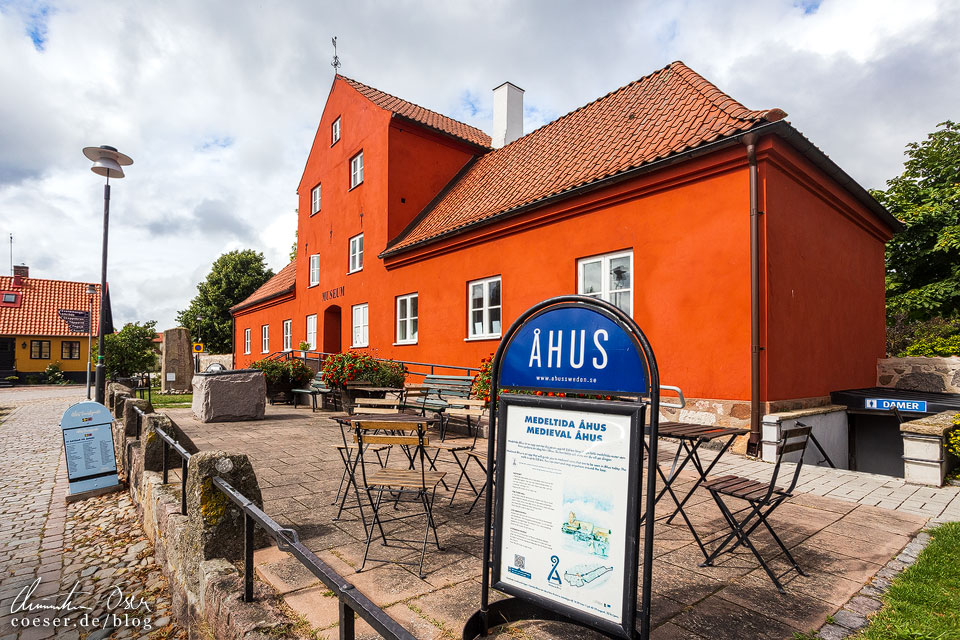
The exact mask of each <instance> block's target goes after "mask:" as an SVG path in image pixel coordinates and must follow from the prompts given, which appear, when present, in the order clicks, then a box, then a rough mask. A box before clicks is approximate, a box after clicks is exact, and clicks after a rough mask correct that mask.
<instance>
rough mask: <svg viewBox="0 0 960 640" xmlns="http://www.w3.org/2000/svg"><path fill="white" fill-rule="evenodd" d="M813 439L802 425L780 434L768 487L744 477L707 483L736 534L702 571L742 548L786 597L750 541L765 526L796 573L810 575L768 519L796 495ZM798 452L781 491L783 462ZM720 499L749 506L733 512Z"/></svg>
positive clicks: (712, 554)
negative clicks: (751, 535) (752, 556)
mask: <svg viewBox="0 0 960 640" xmlns="http://www.w3.org/2000/svg"><path fill="white" fill-rule="evenodd" d="M809 439H810V427H808V426H806V425H804V424H802V423H800V422H797V423H796V426H795V427H794V428H791V429H785V430H783V431H782V432H781V433H780V441H779V442H778V443H777V463H776V466H774V468H773V475H772V476H771V478H770V482H769V483H768V484H765V483H762V482H757V481H756V480H751V479H750V478H742V477H740V476H721V477H719V478H715V479H713V480H709V481H707V482H705V483H703V487H704V488H706V489H707V490H708V491H709V492H710V495H711V496H712V497H713V499H714V501H715V502H716V503H717V506H718V507H720V512H721V513H723V517H724V519H725V520H726V521H727V524H728V525H730V528H731V530H732V533H730V534H729V535H728V536H727V537H726V538H725V539H724V540H723V542H721V543H720V545H719V546H718V547H717V548H716V549H715V550H714V551H713V552H712V553H711V554H710V555H709V556H707V559H706V561H705V562H704V563H703V564H701V565H700V566H701V567H709V566H713V561H714V560H715V559H716V557H717V556H718V555H720V554H721V553H729V552H731V551H733V550H734V549H736V548H737V547H738V546H740V545H741V544H742V545H744V546H745V547H747V548H748V549H750V551H752V552H753V555H754V556H756V557H757V560H759V561H760V566H762V567H763V570H764V571H766V572H767V575H768V576H770V579H771V580H772V581H773V584H775V585H776V586H777V590H778V591H779V592H780V593H786V591H785V590H784V588H783V585H782V584H780V580H779V578H778V577H777V576H776V575H774V573H773V571H772V570H771V569H770V567H769V566H768V565H767V563H766V561H764V559H763V556H761V555H760V552H759V551H757V548H756V547H755V546H754V545H753V543H752V542H751V541H750V534H751V533H753V532H754V530H756V528H757V527H759V526H760V525H761V524H762V525H763V526H764V527H766V529H767V531H769V532H770V535H771V536H773V539H774V541H775V542H776V543H777V546H779V547H780V550H781V551H783V553H784V555H785V556H786V557H787V559H788V560H789V561H790V564H791V565H792V568H793V569H796V570H797V573H799V574H800V575H802V576H805V575H807V574H805V573H804V572H803V569H801V568H800V565H798V564H797V561H796V560H795V559H794V557H793V555H791V553H790V551H789V550H788V549H787V547H786V545H784V544H783V541H781V540H780V537H779V536H778V535H777V534H776V533H775V532H774V530H773V527H771V526H770V522H769V521H768V520H767V518H768V517H769V516H770V514H771V513H773V511H774V509H776V508H777V507H779V506H780V505H781V504H783V502H784V501H785V500H786V499H787V498H789V497H790V496H791V495H792V493H793V490H794V488H795V487H796V486H797V480H798V478H799V477H800V469H801V468H803V452H804V451H805V450H806V448H807V441H808V440H809ZM797 451H799V452H800V458H799V460H798V461H797V463H796V465H797V466H796V468H795V469H794V471H793V479H792V480H791V482H790V486H789V487H788V488H787V489H781V488H779V487H777V484H776V483H777V476H778V475H779V474H780V465H781V463H782V462H783V457H784V456H785V455H787V454H790V453H794V452H797ZM720 496H728V497H729V498H737V499H740V500H744V501H746V502H747V506H745V507H743V508H741V509H739V510H737V511H733V510H731V509H730V507H729V506H728V505H727V503H726V502H724V501H723V499H721V497H720ZM743 513H746V516H744V517H742V518H741V517H740V516H741V515H742V514H743ZM734 538H736V543H735V544H734V545H733V546H729V545H730V543H731V542H732V541H733V540H734ZM716 539H719V538H715V540H716ZM728 546H729V548H728ZM789 571H790V570H789V569H788V570H787V572H789Z"/></svg>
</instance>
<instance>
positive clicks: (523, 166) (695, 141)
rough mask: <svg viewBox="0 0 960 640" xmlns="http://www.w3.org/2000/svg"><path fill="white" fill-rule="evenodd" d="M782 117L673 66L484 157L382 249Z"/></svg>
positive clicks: (451, 229)
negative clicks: (754, 108) (746, 104)
mask: <svg viewBox="0 0 960 640" xmlns="http://www.w3.org/2000/svg"><path fill="white" fill-rule="evenodd" d="M786 115H787V114H786V113H784V112H783V111H781V110H780V109H769V110H766V111H752V110H750V109H747V108H746V107H744V106H743V105H742V104H740V103H739V102H737V101H736V100H734V99H733V98H731V97H730V96H728V95H727V94H725V93H723V92H722V91H720V89H718V88H717V87H716V86H714V85H713V84H711V83H710V82H709V81H707V80H706V79H705V78H703V77H702V76H701V75H699V74H698V73H696V72H695V71H693V70H692V69H690V68H689V67H687V66H686V65H685V64H683V63H682V62H674V63H671V64H669V65H667V66H666V67H664V68H663V69H660V70H659V71H655V72H654V73H651V74H650V75H648V76H645V77H643V78H640V79H639V80H636V81H635V82H631V83H630V84H628V85H626V86H625V87H621V88H620V89H617V90H616V91H613V92H611V93H608V94H607V95H605V96H603V97H602V98H598V99H597V100H594V101H593V102H591V103H589V104H587V105H584V106H583V107H580V108H579V109H577V110H576V111H572V112H571V113H569V114H567V115H565V116H563V117H561V118H559V119H557V120H555V121H553V122H551V123H550V124H547V125H544V126H543V127H541V128H539V129H537V130H535V131H533V132H531V133H528V134H527V135H525V136H523V137H521V138H519V139H517V140H515V141H514V142H512V143H510V144H508V145H506V146H505V147H503V148H501V149H497V150H495V151H491V152H490V153H487V154H486V155H484V156H481V157H480V158H479V159H478V160H477V161H476V162H475V163H474V164H473V165H472V166H470V167H469V168H468V169H467V170H466V171H464V172H463V173H462V174H461V175H460V176H458V177H457V178H455V179H454V181H452V182H451V184H450V185H448V187H447V190H446V192H445V193H443V194H442V195H441V197H439V198H438V199H437V200H436V201H435V202H434V203H433V206H432V208H428V209H426V210H424V212H422V213H421V214H420V216H419V217H418V218H417V219H416V220H415V221H414V223H413V224H412V225H411V227H410V228H409V229H408V230H407V231H406V232H405V233H404V234H401V236H400V237H399V238H398V240H397V241H396V242H394V244H393V245H392V246H389V247H388V248H387V250H386V251H384V253H383V255H389V254H392V253H395V252H399V251H401V250H403V249H406V248H409V247H412V246H414V245H417V244H420V243H424V242H428V241H430V240H433V239H436V238H438V237H439V236H444V235H447V234H450V233H452V232H456V231H458V230H461V229H462V228H464V227H466V226H469V225H472V224H475V223H478V222H481V221H485V220H489V219H492V218H495V217H496V216H498V215H500V214H503V213H506V212H509V211H511V210H514V209H517V208H519V207H523V206H525V205H528V204H531V203H534V202H537V201H538V200H542V199H545V198H547V197H550V196H553V195H556V194H560V193H563V192H564V191H568V190H570V189H573V188H575V187H579V186H582V185H586V184H589V183H591V182H596V181H598V180H601V179H603V178H607V177H610V176H614V175H616V174H618V173H622V172H624V171H627V170H629V169H633V168H636V167H639V166H641V165H644V164H647V163H650V162H653V161H655V160H659V159H661V158H664V157H666V156H670V155H673V154H677V153H680V152H682V151H686V150H688V149H692V148H694V147H697V146H700V145H703V144H705V143H708V142H712V141H714V140H717V139H719V138H723V137H726V136H731V135H734V134H737V133H740V132H743V131H746V130H748V129H751V128H753V127H756V126H759V125H761V124H763V123H765V122H774V121H776V120H780V119H782V118H784V117H785V116H786Z"/></svg>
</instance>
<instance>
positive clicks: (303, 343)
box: [297, 340, 310, 351]
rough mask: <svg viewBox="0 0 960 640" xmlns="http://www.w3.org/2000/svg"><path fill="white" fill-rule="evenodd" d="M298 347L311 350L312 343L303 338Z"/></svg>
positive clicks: (301, 349) (302, 349)
mask: <svg viewBox="0 0 960 640" xmlns="http://www.w3.org/2000/svg"><path fill="white" fill-rule="evenodd" d="M297 349H300V351H310V343H309V342H307V341H306V340H303V341H301V342H300V344H298V345H297Z"/></svg>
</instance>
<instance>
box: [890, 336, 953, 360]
mask: <svg viewBox="0 0 960 640" xmlns="http://www.w3.org/2000/svg"><path fill="white" fill-rule="evenodd" d="M904 354H905V355H907V356H911V357H925V358H938V357H947V356H957V355H960V334H958V335H955V336H950V337H949V338H930V339H927V338H921V339H920V340H917V341H916V342H914V343H913V344H911V345H910V346H909V347H907V350H906V351H905V352H904Z"/></svg>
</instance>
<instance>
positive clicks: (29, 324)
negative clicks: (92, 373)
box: [0, 267, 113, 383]
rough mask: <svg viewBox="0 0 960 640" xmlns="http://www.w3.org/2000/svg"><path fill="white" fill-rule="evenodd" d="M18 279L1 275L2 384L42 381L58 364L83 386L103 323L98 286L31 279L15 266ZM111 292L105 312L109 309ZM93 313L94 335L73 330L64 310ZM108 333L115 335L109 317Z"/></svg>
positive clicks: (107, 321) (26, 271)
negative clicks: (13, 379) (12, 378)
mask: <svg viewBox="0 0 960 640" xmlns="http://www.w3.org/2000/svg"><path fill="white" fill-rule="evenodd" d="M15 270H16V271H17V274H16V275H14V276H0V380H3V379H4V378H6V377H8V376H16V377H17V378H19V379H20V382H21V383H23V382H26V381H27V379H28V378H29V377H31V376H35V377H39V375H40V374H41V373H43V372H44V370H46V368H47V367H48V366H49V365H51V364H55V363H56V364H59V365H60V367H61V370H62V371H63V373H64V376H65V377H66V378H69V379H71V380H74V381H75V382H81V381H83V380H84V379H85V377H86V371H87V362H88V361H89V359H90V349H89V346H90V342H91V340H90V336H91V335H92V336H93V338H92V340H93V341H94V342H95V341H96V336H97V331H98V326H99V322H100V285H99V284H93V285H92V286H93V287H94V288H95V289H96V293H95V294H93V295H90V294H88V293H87V288H88V287H89V286H91V284H92V283H90V284H88V283H86V282H71V281H68V280H47V279H43V278H31V277H29V270H28V269H27V268H26V267H15ZM109 308H110V307H109V293H108V298H107V309H108V311H109ZM91 310H92V313H93V315H92V323H91V326H90V329H91V332H90V333H88V332H87V331H86V329H85V328H84V329H83V330H80V331H74V328H76V327H71V325H70V324H68V323H67V321H66V320H65V319H64V317H63V316H64V315H67V316H69V315H70V314H61V311H67V312H87V313H90V312H91ZM105 322H106V326H105V328H106V330H107V332H111V333H112V332H113V326H112V321H111V318H110V317H109V315H108V316H107V318H106V319H105Z"/></svg>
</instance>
